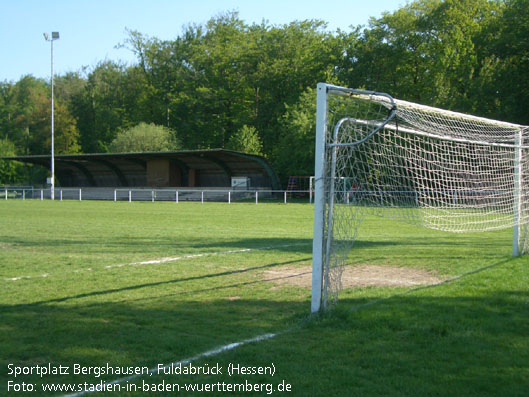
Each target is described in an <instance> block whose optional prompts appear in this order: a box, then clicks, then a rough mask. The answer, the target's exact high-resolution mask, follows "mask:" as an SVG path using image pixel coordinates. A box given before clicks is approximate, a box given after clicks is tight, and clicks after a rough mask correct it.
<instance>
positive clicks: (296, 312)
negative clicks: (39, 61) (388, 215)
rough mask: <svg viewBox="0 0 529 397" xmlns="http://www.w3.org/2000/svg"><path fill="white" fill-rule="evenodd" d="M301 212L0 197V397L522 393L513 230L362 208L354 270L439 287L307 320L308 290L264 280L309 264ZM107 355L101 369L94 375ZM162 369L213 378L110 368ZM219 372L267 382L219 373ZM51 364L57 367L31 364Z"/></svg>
mask: <svg viewBox="0 0 529 397" xmlns="http://www.w3.org/2000/svg"><path fill="white" fill-rule="evenodd" d="M312 211H313V208H312V207H311V206H310V205H306V204H288V205H282V204H260V205H255V204H232V205H228V204H225V203H223V204H214V203H206V204H203V205H201V204H197V203H180V204H175V203H138V202H133V203H128V202H117V203H114V202H88V201H84V202H76V201H72V202H68V201H64V202H50V201H14V200H13V201H5V202H0V284H1V288H0V318H1V322H0V351H1V354H0V367H1V368H2V370H1V371H0V380H1V386H0V395H18V393H17V392H16V391H15V390H19V389H21V388H22V387H23V384H24V385H25V387H26V388H29V387H33V388H34V390H36V391H35V392H34V393H33V394H35V395H39V394H45V393H43V392H42V387H43V385H51V384H54V385H58V384H69V385H79V384H84V383H85V382H86V383H87V385H88V386H83V387H85V388H86V387H88V388H89V387H90V385H94V384H98V383H99V382H106V383H105V384H106V385H107V386H115V385H111V384H110V383H109V382H111V381H113V380H117V379H121V382H120V383H119V387H121V392H107V393H100V394H102V395H109V396H118V395H120V396H122V395H123V396H125V395H145V394H147V393H145V392H140V390H142V389H141V388H142V387H143V390H146V389H145V385H149V387H150V388H151V387H152V386H153V385H154V386H156V387H160V388H161V387H162V386H163V385H165V387H166V388H168V387H169V386H170V385H172V384H179V385H180V386H182V385H184V384H186V385H197V387H202V389H203V390H208V388H209V391H211V392H206V391H202V392H200V391H195V392H187V393H185V392H183V389H180V394H184V395H203V394H207V395H224V394H232V395H268V394H272V393H273V394H290V395H300V396H308V395H314V396H331V395H332V396H334V395H336V396H350V395H360V396H364V395H366V396H381V395H392V396H393V395H396V396H399V395H401V396H410V395H412V396H413V395H416V396H430V395H436V396H445V395H446V396H454V395H457V396H487V395H490V396H526V395H528V394H529V392H528V391H529V259H528V258H527V257H525V258H516V259H512V258H511V257H510V252H511V233H510V231H508V230H507V231H502V232H493V233H486V234H468V235H454V234H447V233H441V232H435V231H429V230H425V229H420V228H416V227H413V226H409V225H405V224H399V223H394V222H392V221H388V220H384V219H379V218H369V219H367V220H366V222H365V224H364V227H363V228H362V231H361V233H360V235H359V241H358V242H357V244H356V246H355V250H354V251H353V253H352V254H351V256H350V266H360V265H366V264H369V265H377V266H382V267H383V266H391V267H410V268H414V269H421V270H425V271H428V272H431V273H435V274H436V275H438V276H439V277H441V278H442V279H446V280H448V281H446V282H444V283H442V284H440V285H434V286H424V287H417V286H415V287H397V288H395V287H362V288H352V289H347V290H345V291H343V293H342V295H341V299H340V302H339V304H338V305H337V306H336V307H335V308H334V310H332V311H331V312H330V313H327V314H325V315H319V316H309V311H310V289H309V288H306V287H303V286H300V285H295V284H290V283H284V282H283V281H284V280H281V277H280V276H279V277H278V276H277V274H278V272H279V273H280V272H281V269H285V268H287V267H288V268H289V269H296V268H299V269H300V272H304V271H305V270H306V269H307V266H310V264H311V249H312V245H311V244H312ZM271 270H273V271H274V273H270V271H271ZM271 274H274V276H271ZM285 277H286V276H285ZM262 335H267V336H266V338H265V340H261V341H253V340H254V339H255V338H258V337H259V336H262ZM241 341H243V342H244V341H247V343H246V342H245V343H243V344H242V345H240V346H233V345H230V344H232V343H236V342H241ZM224 347H226V349H225V351H222V352H221V351H219V350H220V349H222V348H224ZM205 352H206V353H207V352H209V353H207V354H206V355H203V354H204V353H205ZM189 358H193V360H191V361H192V362H191V364H188V363H187V361H185V360H186V359H189ZM182 360H184V361H182ZM107 363H108V365H109V366H110V367H111V368H112V369H114V373H113V374H111V373H107V374H103V375H101V376H96V374H94V372H95V371H99V369H101V368H104V369H106V368H107ZM171 363H175V364H176V366H173V368H178V363H180V368H189V369H190V370H191V368H194V369H195V370H197V368H202V369H203V371H205V370H206V369H208V368H209V369H211V368H217V367H222V370H221V372H222V374H212V373H208V374H198V375H197V374H185V375H182V374H180V375H178V374H172V375H171V374H164V373H157V371H155V372H154V373H152V374H147V375H143V376H137V377H134V378H129V379H124V378H126V376H127V375H126V374H120V373H118V372H119V370H118V367H119V368H121V367H133V369H136V368H138V369H140V368H148V369H157V368H158V365H159V364H163V365H168V364H171ZM230 364H232V365H235V366H237V365H239V366H240V367H245V368H248V369H249V371H250V372H258V370H259V368H262V369H263V371H265V372H267V371H269V368H273V369H274V374H273V375H272V374H270V373H268V372H267V373H265V374H258V373H255V374H254V373H249V374H233V376H230V375H229V374H228V373H227V369H228V367H229V366H230ZM61 365H62V366H63V367H64V368H66V367H67V368H68V369H69V370H68V374H64V375H60V374H46V375H42V373H40V374H39V373H37V371H38V370H39V369H38V368H41V371H42V366H44V367H46V368H49V369H53V368H59V369H60V366H61ZM75 365H78V367H77V368H83V369H84V370H85V371H88V370H90V371H91V372H92V373H91V374H87V373H84V374H82V373H74V368H76V367H75ZM163 365H162V366H163ZM190 365H191V366H190ZM186 366H187V367H186ZM14 368H19V369H21V370H22V371H26V372H29V371H32V372H33V373H32V374H22V375H19V376H17V377H15V376H14V374H13V371H14ZM107 372H108V371H107ZM30 385H32V386H30ZM168 385H169V386H168ZM208 385H209V386H208ZM234 385H235V386H234ZM236 385H239V386H236ZM240 385H244V388H242V386H240ZM134 387H136V388H137V389H136V390H137V391H136V392H127V391H126V390H127V389H128V390H134ZM230 387H241V388H240V389H233V388H232V389H229V388H230ZM270 387H272V389H270ZM289 387H290V391H287V390H285V389H288V388H289ZM17 388H18V389H17ZM249 389H251V390H252V391H251V392H250V391H249ZM255 389H259V391H258V392H255ZM75 390H76V391H78V390H80V389H75ZM166 390H167V389H166ZM199 390H200V389H199ZM223 390H224V391H223ZM227 390H232V392H231V393H230V392H228V391H227ZM233 390H234V391H233ZM48 394H50V395H52V394H57V395H62V394H66V393H65V392H63V393H61V392H56V393H51V392H50V393H48ZM100 394H98V395H100ZM172 394H177V393H176V392H168V391H166V392H154V393H150V395H172Z"/></svg>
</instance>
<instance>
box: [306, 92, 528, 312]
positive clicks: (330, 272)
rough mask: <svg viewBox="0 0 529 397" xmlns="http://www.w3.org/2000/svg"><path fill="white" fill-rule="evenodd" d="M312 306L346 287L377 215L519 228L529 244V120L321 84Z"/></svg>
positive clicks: (460, 226) (453, 226) (453, 227)
mask: <svg viewBox="0 0 529 397" xmlns="http://www.w3.org/2000/svg"><path fill="white" fill-rule="evenodd" d="M314 185H315V186H314V204H315V206H314V240H313V272H312V303H311V311H312V312H317V311H319V310H322V309H324V308H325V307H326V306H327V305H328V304H329V303H330V302H332V301H334V300H335V299H336V297H337V293H338V291H339V290H340V288H341V280H340V278H341V273H342V270H343V266H344V264H345V263H346V262H347V256H348V255H349V252H350V250H351V247H352V245H353V242H354V240H355V238H356V234H357V231H358V227H359V225H360V223H361V222H362V219H363V218H364V217H365V216H367V215H379V216H384V217H390V218H393V219H396V220H400V221H404V222H407V223H411V224H415V225H421V226H424V227H428V228H432V229H437V230H443V231H448V232H455V233H466V232H483V231H489V230H498V229H505V228H513V230H514V233H513V255H514V256H518V255H521V254H526V253H528V252H529V236H528V235H529V230H528V229H529V127H527V126H522V125H517V124H511V123H505V122H500V121H496V120H491V119H486V118H482V117H476V116H470V115H466V114H462V113H456V112H452V111H447V110H442V109H438V108H433V107H429V106H424V105H419V104H415V103H411V102H406V101H401V100H398V99H394V98H392V97H391V96H390V95H388V94H384V93H377V92H372V91H364V90H355V89H349V88H344V87H338V86H334V85H329V84H325V83H320V84H318V87H317V111H316V153H315V177H314Z"/></svg>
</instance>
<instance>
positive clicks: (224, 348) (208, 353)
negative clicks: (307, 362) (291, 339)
mask: <svg viewBox="0 0 529 397" xmlns="http://www.w3.org/2000/svg"><path fill="white" fill-rule="evenodd" d="M277 335H279V333H275V334H264V335H259V336H256V337H255V338H251V339H245V340H243V341H240V342H235V343H230V344H227V345H224V346H220V347H217V348H215V349H212V350H208V351H205V352H204V353H200V354H197V355H196V356H193V357H189V358H186V359H184V360H180V361H176V362H174V363H172V364H168V365H166V366H165V367H163V369H164V370H165V369H168V368H171V367H177V366H179V365H186V364H189V363H191V362H193V361H196V360H199V359H201V358H205V357H211V356H215V355H217V354H219V353H223V352H226V351H229V350H233V349H236V348H237V347H240V346H243V345H246V344H248V343H254V342H261V341H263V340H267V339H272V338H274V337H276V336H277ZM148 374H149V375H157V374H158V367H156V368H152V369H149V372H148ZM142 376H146V374H138V375H131V376H127V377H125V378H120V379H116V380H113V381H110V382H105V385H115V384H118V383H123V382H127V381H131V380H133V379H136V378H140V377H142ZM94 392H96V390H94V391H90V390H86V391H82V392H79V393H73V394H66V395H65V397H77V396H84V395H85V394H91V393H94Z"/></svg>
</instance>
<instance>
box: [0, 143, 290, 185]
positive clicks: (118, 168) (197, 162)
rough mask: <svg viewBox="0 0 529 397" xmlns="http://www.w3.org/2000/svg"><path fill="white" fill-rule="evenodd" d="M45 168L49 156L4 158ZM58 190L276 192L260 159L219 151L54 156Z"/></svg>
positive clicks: (270, 171)
mask: <svg viewBox="0 0 529 397" xmlns="http://www.w3.org/2000/svg"><path fill="white" fill-rule="evenodd" d="M2 159H3V160H16V161H21V162H24V163H30V164H37V165H41V166H43V167H46V168H48V169H49V168H50V156H49V155H34V156H15V157H4V158H2ZM55 179H56V185H57V186H60V187H79V188H82V187H91V188H93V187H101V188H103V187H104V188H108V187H114V188H121V187H123V188H137V187H150V188H162V187H179V188H230V187H231V186H232V183H233V181H238V182H239V183H240V181H245V183H247V186H246V187H247V188H248V189H266V190H280V189H281V186H280V183H279V179H278V177H277V175H276V173H275V172H274V170H273V169H272V167H271V166H270V164H269V163H268V161H267V160H266V159H265V158H264V157H261V156H256V155H250V154H245V153H239V152H234V151H230V150H224V149H211V150H188V151H177V152H160V153H104V154H75V155H74V154H72V155H56V156H55Z"/></svg>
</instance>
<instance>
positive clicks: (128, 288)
mask: <svg viewBox="0 0 529 397" xmlns="http://www.w3.org/2000/svg"><path fill="white" fill-rule="evenodd" d="M310 259H311V258H310V257H308V258H303V259H298V260H292V261H286V262H277V263H269V264H266V265H262V266H253V267H248V268H244V269H237V270H230V271H225V272H218V273H210V274H203V275H200V276H193V277H182V278H176V279H173V280H164V281H157V282H151V283H143V284H136V285H130V286H126V287H121V288H112V289H107V290H102V291H93V292H86V293H82V294H76V295H71V296H65V297H61V298H55V299H48V300H43V301H38V302H32V303H24V304H17V305H12V306H8V307H6V308H9V310H11V309H16V308H21V307H26V306H38V305H46V304H50V303H60V302H66V301H69V300H75V299H82V298H89V297H96V296H104V295H109V294H114V293H119V292H126V291H134V290H139V289H143V288H151V287H158V286H164V285H171V284H178V283H185V282H188V281H197V280H205V279H209V278H216V277H224V276H232V275H236V274H242V273H249V272H254V271H259V270H263V269H268V268H273V267H276V266H286V265H292V264H296V263H302V262H306V261H310ZM297 276H299V274H298V275H290V276H285V277H277V278H275V279H268V280H257V281H246V282H239V283H232V284H227V285H223V286H217V287H211V288H204V289H199V290H190V291H184V292H180V293H178V294H176V295H184V294H185V295H189V294H195V293H199V292H208V291H217V290H220V289H229V288H234V287H242V286H248V285H252V284H258V283H263V282H270V281H274V280H281V279H285V278H291V277H297ZM172 295H174V294H172ZM6 308H2V307H0V313H1V312H3V311H4V309H6Z"/></svg>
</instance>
